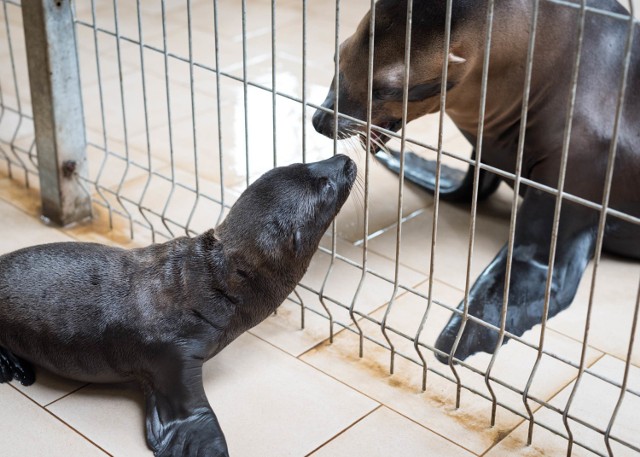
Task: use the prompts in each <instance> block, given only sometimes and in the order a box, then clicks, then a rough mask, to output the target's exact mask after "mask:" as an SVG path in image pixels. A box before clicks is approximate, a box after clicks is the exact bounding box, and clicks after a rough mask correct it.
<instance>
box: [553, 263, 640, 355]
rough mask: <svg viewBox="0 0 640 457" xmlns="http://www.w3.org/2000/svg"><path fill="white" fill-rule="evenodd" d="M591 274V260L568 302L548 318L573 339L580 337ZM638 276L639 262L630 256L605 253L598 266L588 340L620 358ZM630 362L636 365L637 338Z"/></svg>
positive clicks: (626, 340) (639, 343)
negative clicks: (571, 298) (570, 301)
mask: <svg viewBox="0 0 640 457" xmlns="http://www.w3.org/2000/svg"><path fill="white" fill-rule="evenodd" d="M592 276H593V262H592V263H591V265H590V266H589V267H588V268H587V270H586V272H585V274H584V276H583V277H582V282H581V283H580V287H579V288H578V292H577V294H576V298H575V299H574V300H573V303H572V305H571V306H570V307H569V308H568V309H567V310H566V311H563V312H562V313H560V314H559V315H558V316H556V317H554V318H553V319H551V320H550V321H549V326H550V327H551V328H553V329H555V330H557V331H559V332H562V333H564V334H565V335H568V336H570V337H572V338H575V339H577V340H582V339H583V338H584V328H585V319H586V315H587V308H588V304H589V291H590V289H591V280H592ZM639 278H640V264H638V262H637V261H633V260H626V259H621V258H614V257H610V256H605V257H604V258H603V259H602V262H601V263H600V267H599V269H598V277H597V282H596V288H595V295H594V300H593V308H592V316H591V325H590V328H589V344H591V345H592V346H594V347H596V348H598V349H600V350H602V351H605V352H607V353H609V354H612V355H614V356H615V357H618V358H620V359H623V360H624V359H626V357H627V351H628V348H629V336H630V334H631V322H632V320H633V312H634V309H635V304H636V298H637V293H638V279H639ZM614 335H615V337H612V336H614ZM632 362H633V363H634V364H635V365H637V366H640V339H638V338H636V341H635V345H634V353H633V356H632Z"/></svg>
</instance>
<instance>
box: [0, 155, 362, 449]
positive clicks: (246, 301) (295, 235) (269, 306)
mask: <svg viewBox="0 0 640 457" xmlns="http://www.w3.org/2000/svg"><path fill="white" fill-rule="evenodd" d="M356 172H357V170H356V166H355V163H354V162H353V161H352V160H351V159H349V158H348V157H346V156H343V155H337V156H334V157H332V158H331V159H327V160H324V161H321V162H316V163H310V164H294V165H290V166H288V167H280V168H275V169H273V170H271V171H269V172H268V173H266V174H265V175H264V176H262V177H261V178H259V179H258V180H257V181H256V182H255V183H253V184H252V185H251V186H249V188H247V190H246V191H245V192H244V193H243V194H242V195H241V196H240V198H239V199H238V201H237V202H236V203H235V204H234V205H233V207H232V208H231V211H230V212H229V215H228V216H227V218H226V219H225V220H224V222H223V223H222V224H221V225H220V226H219V227H218V228H217V229H216V230H215V231H214V230H213V229H212V230H209V231H207V232H205V233H203V234H202V235H200V236H197V237H195V238H186V237H183V238H178V239H175V240H172V241H169V242H167V243H164V244H157V245H152V246H149V247H146V248H142V249H133V250H124V249H120V248H114V247H109V246H104V245H100V244H95V243H54V244H47V245H40V246H34V247H30V248H26V249H21V250H19V251H15V252H12V253H9V254H5V255H3V256H0V382H9V381H11V380H13V379H15V380H17V381H19V382H21V383H23V384H25V385H28V384H31V383H33V382H34V380H35V377H34V371H33V368H32V366H31V364H32V363H33V364H35V365H40V366H42V367H44V368H46V369H48V370H50V371H52V372H54V373H56V374H58V375H61V376H64V377H68V378H71V379H76V380H80V381H86V382H122V381H129V380H134V381H138V383H139V384H140V385H141V386H142V388H143V390H144V394H145V401H146V434H147V443H148V445H149V447H150V448H151V449H152V450H153V451H154V453H155V455H157V456H174V455H176V456H177V455H181V456H196V455H206V456H210V457H215V456H227V455H228V450H227V445H226V442H225V438H224V435H223V433H222V429H221V428H220V424H219V423H218V420H217V418H216V415H215V414H214V412H213V410H212V408H211V406H210V405H209V402H208V400H207V397H206V395H205V392H204V387H203V385H202V364H203V362H204V361H206V360H208V359H210V358H211V357H213V356H214V355H215V354H217V353H218V352H219V351H220V350H222V349H223V348H224V347H225V346H226V345H228V344H229V343H230V342H231V341H233V340H234V339H235V338H236V337H237V336H239V335H240V334H241V333H243V332H244V331H245V330H247V329H249V328H251V327H253V326H254V325H256V324H258V323H259V322H261V321H262V320H263V319H265V318H266V317H267V316H269V315H270V314H272V313H273V311H274V310H275V309H276V308H277V307H278V306H279V305H280V303H282V301H283V300H284V299H285V298H286V297H287V296H288V295H289V294H290V293H291V292H292V291H293V288H294V287H295V286H296V284H297V283H298V281H300V279H302V276H303V275H304V273H305V271H306V269H307V267H308V265H309V262H310V261H311V257H312V256H313V254H314V253H315V251H316V249H317V248H318V244H319V242H320V239H321V237H322V235H323V234H324V232H325V231H326V230H327V228H328V227H329V225H330V224H331V222H332V221H333V219H334V218H335V216H336V214H337V213H338V211H339V210H340V208H341V207H342V205H343V204H344V202H345V201H346V199H347V197H348V196H349V192H350V191H351V187H352V185H353V183H354V181H355V177H356Z"/></svg>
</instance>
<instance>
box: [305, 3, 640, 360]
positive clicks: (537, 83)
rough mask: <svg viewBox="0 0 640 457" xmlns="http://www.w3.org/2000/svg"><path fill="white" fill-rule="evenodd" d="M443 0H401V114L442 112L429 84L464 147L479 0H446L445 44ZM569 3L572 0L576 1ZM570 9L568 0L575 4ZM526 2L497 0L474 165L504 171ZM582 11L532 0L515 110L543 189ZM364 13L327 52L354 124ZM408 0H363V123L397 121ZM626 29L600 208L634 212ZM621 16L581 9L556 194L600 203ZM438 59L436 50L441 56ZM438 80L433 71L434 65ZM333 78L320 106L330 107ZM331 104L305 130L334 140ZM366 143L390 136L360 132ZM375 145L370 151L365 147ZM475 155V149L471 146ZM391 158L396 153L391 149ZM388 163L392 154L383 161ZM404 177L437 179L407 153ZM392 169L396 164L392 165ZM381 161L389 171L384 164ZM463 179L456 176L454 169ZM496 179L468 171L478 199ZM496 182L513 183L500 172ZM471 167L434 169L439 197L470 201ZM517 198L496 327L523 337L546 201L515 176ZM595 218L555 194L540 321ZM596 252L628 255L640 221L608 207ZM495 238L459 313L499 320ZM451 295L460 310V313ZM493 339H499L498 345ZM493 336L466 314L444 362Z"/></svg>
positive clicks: (564, 292) (480, 55) (625, 27)
mask: <svg viewBox="0 0 640 457" xmlns="http://www.w3.org/2000/svg"><path fill="white" fill-rule="evenodd" d="M446 3H447V2H446V1H445V0H413V17H412V21H413V28H412V37H411V60H410V62H411V64H410V65H411V66H410V70H409V87H408V110H407V119H406V121H407V122H410V121H412V120H413V119H416V118H419V117H421V116H423V115H425V114H427V113H435V112H437V111H439V110H440V93H441V91H442V90H447V105H446V113H447V114H448V115H449V117H450V118H451V119H452V120H453V122H454V123H455V124H456V126H457V127H458V129H459V130H460V131H461V132H462V134H463V135H464V136H465V137H466V138H467V139H468V140H469V141H470V142H471V143H472V144H473V145H475V144H476V139H477V132H478V125H479V122H480V119H479V107H480V94H481V84H482V67H483V59H484V39H485V34H486V11H487V3H488V2H487V0H481V1H471V0H455V1H454V2H453V4H452V18H451V19H452V25H451V46H450V50H449V53H448V54H447V55H446V56H445V52H444V30H445V12H446ZM574 3H577V2H574ZM574 6H579V5H578V4H576V5H574ZM587 6H588V7H590V8H597V9H600V10H605V11H607V12H612V13H615V14H618V15H627V16H628V14H629V13H628V12H627V11H626V10H625V9H624V8H623V7H622V6H621V5H620V4H619V3H617V2H616V1H614V0H587ZM532 7H533V5H532V2H531V1H525V0H505V1H496V2H495V6H494V22H493V35H492V42H491V54H490V62H489V77H488V83H487V100H486V109H485V117H484V134H483V138H482V140H483V148H482V157H481V159H482V163H485V164H488V165H491V166H493V167H496V168H498V169H501V170H504V171H507V172H510V173H514V172H515V168H516V152H517V146H518V140H519V134H520V124H521V121H522V118H521V114H522V113H521V110H522V102H523V89H524V86H525V84H524V82H525V67H526V65H525V62H526V57H527V49H528V41H529V33H525V32H524V31H528V30H529V28H530V24H531V18H532ZM579 13H580V9H579V8H576V7H569V6H567V5H558V4H555V3H553V2H547V1H541V2H540V6H539V15H538V25H537V35H536V42H535V51H534V57H533V73H532V80H531V86H530V99H529V104H528V111H527V124H526V135H525V139H524V152H523V162H522V176H523V177H525V178H528V179H531V180H533V181H536V182H538V183H541V184H544V185H546V186H549V187H552V188H555V187H557V186H558V177H559V172H560V161H561V156H562V149H563V135H564V132H565V127H566V119H567V112H568V101H569V96H570V86H571V75H572V71H573V65H574V60H575V58H574V56H575V53H576V50H577V37H578V34H577V32H576V33H567V30H576V31H577V29H578V23H579ZM370 15H371V12H369V13H368V14H367V15H366V16H365V17H364V19H363V20H362V21H361V23H360V25H359V26H358V28H357V30H356V31H355V33H354V34H353V35H352V36H351V37H349V38H347V39H346V40H345V41H344V42H343V43H342V44H341V46H340V50H339V57H340V58H339V78H338V80H339V94H340V96H339V106H338V111H339V112H340V113H344V114H346V115H349V116H351V117H354V118H357V119H361V120H364V119H366V113H367V95H368V90H367V82H368V62H369V29H370V17H371V16H370ZM406 15H407V1H406V0H380V1H378V2H377V3H376V5H375V30H374V36H375V38H374V40H375V41H374V44H375V50H374V62H373V65H374V68H373V94H372V98H373V102H372V103H373V106H372V110H371V112H372V119H371V120H372V124H374V125H377V126H379V127H382V128H384V129H387V130H391V131H397V130H398V129H399V128H400V127H401V126H402V116H403V110H402V99H403V87H402V83H403V80H404V43H405V27H406ZM633 27H634V36H633V43H632V53H631V61H630V69H629V73H628V79H627V88H626V93H625V94H624V95H625V99H624V105H623V112H622V118H621V123H620V129H619V133H618V147H617V155H616V160H615V166H614V175H613V183H612V186H611V195H610V200H609V206H610V207H611V208H614V209H616V210H619V211H622V212H625V213H627V214H630V215H632V216H634V217H639V216H640V186H638V177H639V176H640V86H639V82H640V33H638V27H637V25H633ZM628 33H629V20H628V19H626V18H624V16H623V17H605V16H602V15H598V14H597V13H596V12H593V11H588V12H587V13H586V22H585V29H584V40H583V43H582V53H581V62H580V71H579V76H578V85H577V93H576V101H575V109H574V113H573V126H572V130H571V136H570V143H569V150H568V166H567V173H566V180H565V185H564V192H567V193H570V194H573V195H575V196H578V197H581V198H584V199H587V200H589V201H591V202H594V203H598V204H600V203H602V198H603V192H604V191H603V189H604V182H605V170H606V167H607V158H608V151H609V148H610V144H611V142H612V136H613V131H614V128H613V127H614V119H615V112H616V102H617V94H618V91H619V88H620V81H621V75H622V71H623V60H624V51H625V47H626V42H627V36H628ZM445 57H446V58H445ZM444 61H446V62H447V66H448V79H447V81H446V82H443V81H442V80H441V75H442V65H443V62H444ZM335 84H336V83H335V77H334V81H333V83H332V84H331V86H330V90H329V93H328V95H327V97H326V100H325V101H324V103H323V105H322V106H323V107H325V108H329V109H334V105H335ZM333 123H334V119H333V116H332V114H331V113H327V112H325V111H323V110H317V111H316V113H315V114H314V117H313V125H314V127H315V129H316V130H317V131H318V132H319V133H321V134H323V135H326V136H329V137H332V136H333ZM364 130H365V127H364V126H362V125H360V124H357V123H354V122H352V121H350V120H349V119H346V118H341V117H340V118H339V119H338V132H339V136H340V137H348V136H351V135H354V134H359V135H361V136H362V135H364V134H365V133H364ZM371 135H372V140H373V141H372V144H375V143H378V144H381V143H385V142H386V141H387V140H388V139H389V137H388V135H385V134H384V133H380V132H375V131H372V133H371ZM377 149H378V147H374V148H373V151H372V152H376V151H377ZM474 154H475V153H474ZM396 155H397V154H396ZM378 156H382V157H383V158H385V159H384V160H385V161H386V162H387V163H388V164H392V163H393V162H396V161H395V160H394V159H393V157H388V156H384V155H382V154H378ZM405 157H406V159H405V171H406V175H405V176H406V178H407V179H408V180H411V181H414V182H416V183H418V184H420V185H422V186H423V187H424V188H426V189H427V190H429V191H433V190H434V187H435V175H434V170H435V167H434V163H433V162H431V161H427V160H425V159H422V158H421V157H419V156H417V155H415V154H411V153H408V152H407V153H406V156H405ZM396 165H397V163H396ZM391 167H392V168H393V166H391ZM461 175H462V176H461ZM499 181H500V178H498V177H497V176H496V175H493V174H490V173H488V172H486V171H484V170H481V171H480V181H479V193H478V196H479V198H480V199H481V198H485V197H488V196H489V195H490V194H491V193H493V192H494V191H495V189H496V188H497V185H498V184H499ZM508 184H512V182H509V181H508ZM472 190H473V169H469V170H468V171H467V173H466V175H465V174H464V173H461V172H457V173H456V172H455V171H454V170H452V169H448V168H447V167H443V171H442V178H441V193H440V196H441V198H442V199H444V200H453V201H470V199H471V196H472ZM520 190H521V191H522V195H523V197H524V200H523V202H522V204H521V206H520V208H519V209H518V214H517V223H516V229H515V238H514V251H513V265H512V273H511V281H510V292H509V296H508V308H507V309H508V311H507V320H506V330H507V331H508V332H510V333H512V334H514V335H518V336H520V335H522V334H523V333H524V332H525V331H526V330H528V329H530V328H531V327H533V326H534V325H536V324H538V323H540V322H541V320H542V319H543V308H544V306H543V305H544V301H545V298H544V295H545V283H546V278H547V273H548V270H549V260H550V254H549V251H550V242H551V237H552V234H551V231H552V225H553V217H554V210H555V196H553V195H551V194H548V193H546V192H543V191H540V190H536V189H535V188H532V187H529V186H525V185H522V186H521V188H520ZM598 217H599V213H598V212H597V211H596V210H592V209H589V208H588V207H586V206H582V205H578V204H575V203H572V202H569V201H567V200H564V201H563V202H562V211H561V217H560V222H559V231H558V247H557V251H556V256H555V264H554V269H553V276H552V286H551V296H550V302H549V310H548V316H549V317H550V316H553V315H555V314H557V313H558V312H560V311H561V310H563V309H565V308H567V307H568V306H569V305H570V304H571V302H572V300H573V298H574V296H575V293H576V290H577V287H578V284H579V282H580V279H581V278H582V275H583V272H584V270H585V268H586V266H587V264H588V262H589V260H590V259H591V258H592V257H593V255H594V247H595V244H596V232H597V225H598ZM604 249H605V250H606V251H608V252H611V253H614V254H619V255H623V256H628V257H632V258H636V259H638V258H640V226H639V225H637V224H633V223H631V222H627V221H623V220H621V219H617V218H614V217H611V216H609V217H608V218H607V221H606V230H605V237H604ZM507 252H508V250H507V246H506V245H505V247H504V248H502V249H501V250H500V252H499V253H498V254H497V256H496V257H495V258H494V260H493V261H492V262H491V263H490V264H489V265H488V266H487V267H486V269H485V270H484V271H483V272H482V273H481V275H480V276H479V278H478V279H477V280H476V282H475V283H474V285H473V286H472V288H471V289H470V293H469V298H468V310H469V313H470V315H472V316H475V317H478V318H480V319H482V320H483V321H485V322H487V323H489V324H492V325H494V326H496V327H499V326H500V320H501V312H502V307H503V303H504V300H503V291H504V288H505V272H506V266H507ZM463 308H464V305H463V303H460V305H459V307H458V310H459V311H462V310H463ZM461 326H462V317H461V315H460V314H457V313H456V314H454V315H453V316H452V317H451V319H450V321H449V323H448V324H447V326H446V327H445V329H444V330H443V331H442V332H441V334H440V336H439V338H438V339H437V341H436V344H435V347H436V349H437V351H436V357H438V359H439V360H440V361H442V362H447V361H449V360H450V357H449V356H450V355H451V352H452V349H453V347H454V344H455V341H456V338H457V336H458V333H459V332H460V330H461ZM507 339H508V338H505V339H504V340H503V342H506V341H507ZM498 342H499V337H498V332H497V331H495V330H493V329H490V328H488V327H485V326H482V325H479V324H477V323H476V322H474V321H472V320H469V321H467V323H466V325H465V327H464V329H463V333H462V334H461V337H460V340H459V344H458V345H457V350H456V352H455V354H454V356H455V358H457V359H459V360H464V359H466V358H467V357H468V356H470V355H472V354H474V353H476V352H479V351H485V352H494V351H495V350H496V349H497V347H498Z"/></svg>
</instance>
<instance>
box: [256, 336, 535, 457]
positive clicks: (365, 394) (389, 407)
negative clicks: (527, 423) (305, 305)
mask: <svg viewBox="0 0 640 457" xmlns="http://www.w3.org/2000/svg"><path fill="white" fill-rule="evenodd" d="M343 330H344V329H343ZM252 335H253V334H252ZM253 336H255V337H256V338H258V339H259V340H261V341H263V342H265V343H266V344H268V345H270V346H272V347H274V348H275V349H277V350H278V351H280V352H283V353H284V354H286V355H288V356H289V357H292V358H294V359H297V360H298V361H299V362H301V363H303V364H304V365H306V366H308V367H309V368H312V369H313V370H314V371H317V372H319V373H321V374H323V375H325V376H327V377H329V378H331V379H333V380H334V381H336V382H338V383H340V384H342V385H344V386H345V387H348V388H349V389H351V390H353V391H354V392H357V393H359V394H360V395H362V396H364V397H366V398H368V399H369V400H371V401H373V402H375V403H378V405H379V406H384V407H385V408H387V409H389V410H391V411H393V412H395V413H396V414H398V415H400V416H402V417H404V418H405V419H407V420H409V421H411V422H413V423H415V424H416V425H419V426H420V427H422V428H424V429H425V430H428V431H429V432H431V433H433V434H434V435H437V436H439V437H440V438H443V439H444V440H446V441H449V442H451V443H453V444H455V445H456V446H458V447H459V448H461V449H464V450H465V451H468V452H470V453H471V454H473V455H478V454H477V453H475V452H473V451H471V450H470V449H467V448H465V447H463V446H461V445H460V444H458V443H456V442H455V441H452V440H451V439H450V438H448V437H446V436H444V435H442V434H440V433H438V432H436V431H434V430H432V429H430V428H429V427H426V426H425V425H423V424H421V423H419V422H416V421H415V420H414V419H412V418H410V417H408V416H406V415H405V414H403V413H401V412H400V411H397V410H396V409H395V408H393V407H392V406H390V405H387V404H386V403H382V402H381V401H378V400H376V399H375V398H373V397H372V396H371V395H369V394H367V393H365V392H362V391H361V390H360V389H358V388H356V387H354V386H351V385H349V384H347V383H346V382H345V381H343V380H341V379H339V378H337V377H336V376H334V375H332V374H330V373H326V372H324V371H322V370H321V369H320V368H318V367H316V366H314V365H311V364H310V363H309V362H307V361H305V360H302V359H300V358H299V357H301V356H302V355H304V354H306V353H307V352H309V351H305V352H304V353H303V354H301V355H300V356H298V357H295V356H293V355H292V354H290V353H288V352H287V351H285V350H284V349H282V348H279V347H278V346H276V345H274V344H273V343H271V342H269V341H267V340H265V339H264V338H261V337H259V336H257V335H253ZM326 341H328V338H327V339H325V340H323V341H321V342H320V343H318V344H317V345H316V346H314V347H317V346H319V345H320V344H323V343H325V342H326ZM377 409H379V407H378V408H376V410H377ZM522 420H523V421H524V419H522ZM520 423H521V422H518V424H517V425H516V426H514V429H515V427H517V426H518V425H520ZM511 431H513V430H510V431H509V433H511ZM325 444H326V443H325ZM316 450H317V449H316ZM313 452H315V451H313Z"/></svg>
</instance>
